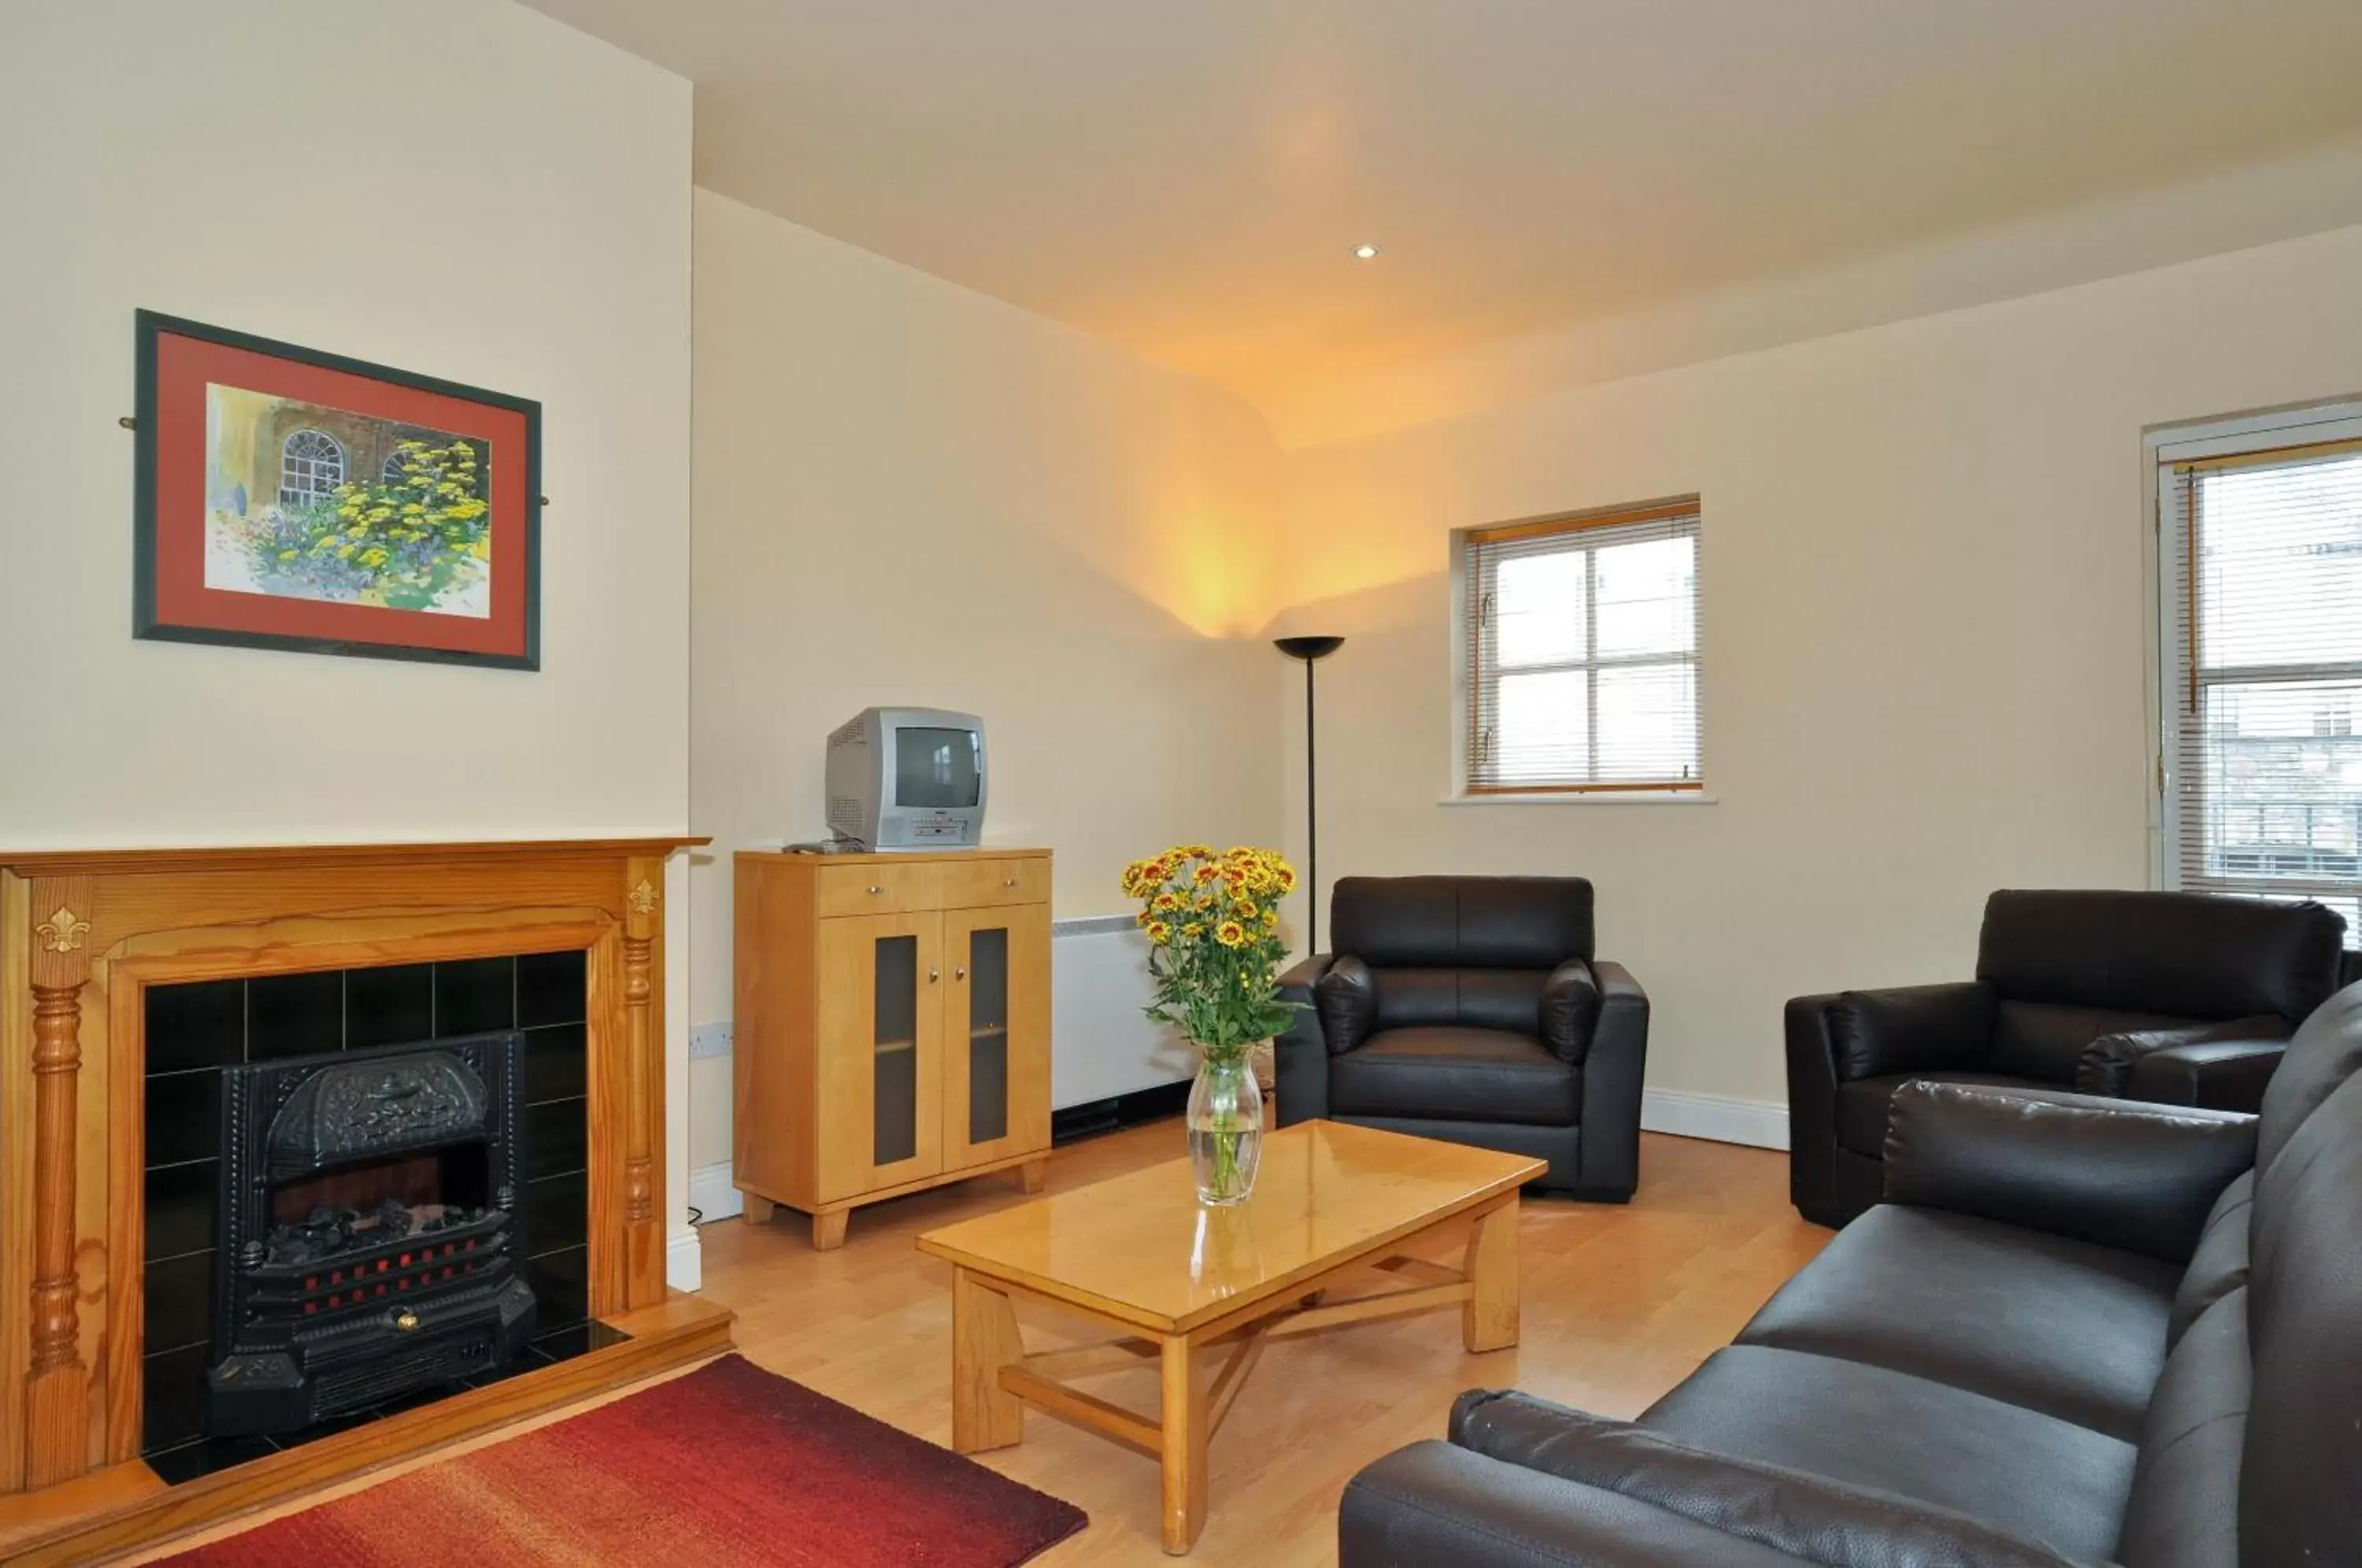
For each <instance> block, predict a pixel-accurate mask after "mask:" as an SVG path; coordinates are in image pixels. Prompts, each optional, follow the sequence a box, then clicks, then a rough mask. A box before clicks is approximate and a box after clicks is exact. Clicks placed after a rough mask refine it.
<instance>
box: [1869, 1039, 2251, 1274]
mask: <svg viewBox="0 0 2362 1568" xmlns="http://www.w3.org/2000/svg"><path fill="white" fill-rule="evenodd" d="M2255 1163H2256V1119H2255V1118H2254V1117H2252V1116H2243V1115H2240V1114H2238V1113H2236V1112H2234V1111H2225V1110H2197V1109H2195V1108H2190V1107H2182V1106H2162V1105H2140V1104H2136V1103H2135V1102H2133V1101H2130V1100H2123V1099H2099V1098H2097V1097H2094V1096H2091V1095H2079V1094H2066V1093H2061V1092H2057V1091H2052V1090H2047V1089H2021V1088H1991V1087H1987V1086H1983V1085H1973V1084H1943V1083H1926V1082H1919V1083H1907V1084H1904V1086H1903V1087H1902V1088H1899V1089H1897V1090H1895V1091H1894V1099H1893V1103H1892V1106H1891V1108H1890V1110H1888V1112H1887V1122H1886V1201H1887V1202H1889V1203H1907V1204H1913V1205H1915V1206H1917V1207H1919V1208H1923V1209H1948V1210H1949V1211H1950V1212H1952V1213H1955V1214H1969V1215H1974V1216H1976V1217H1977V1218H1979V1219H1983V1220H1998V1221H2000V1222H2001V1223H2003V1224H2008V1225H2021V1226H2024V1227H2025V1228H2026V1229H2027V1230H2031V1231H2047V1232H2048V1233H2049V1234H2051V1235H2054V1236H2067V1237H2070V1238H2072V1239H2074V1240H2076V1241H2081V1242H2093V1243H2095V1244H2097V1245H2099V1246H2103V1247H2115V1248H2117V1249H2119V1250H2121V1251H2124V1252H2128V1253H2140V1254H2142V1255H2143V1256H2145V1257H2152V1258H2158V1259H2162V1260H2163V1261H2165V1262H2167V1263H2172V1264H2188V1263H2189V1262H2190V1255H2191V1252H2192V1251H2193V1250H2195V1249H2196V1247H2197V1245H2198V1238H2199V1235H2200V1233H2201V1232H2202V1231H2204V1230H2205V1228H2206V1216H2207V1214H2208V1212H2209V1211H2210V1210H2211V1209H2213V1207H2214V1200H2215V1199H2216V1198H2220V1197H2221V1196H2222V1193H2223V1189H2224V1187H2228V1186H2230V1185H2231V1183H2232V1181H2233V1180H2234V1179H2235V1178H2236V1177H2237V1176H2238V1175H2239V1173H2240V1172H2242V1171H2245V1170H2247V1169H2249V1168H2251V1167H2252V1166H2253V1165H2255Z"/></svg>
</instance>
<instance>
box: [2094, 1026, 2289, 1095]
mask: <svg viewBox="0 0 2362 1568" xmlns="http://www.w3.org/2000/svg"><path fill="white" fill-rule="evenodd" d="M2289 1031H2290V1023H2289V1021H2288V1020H2287V1019H2285V1018H2282V1017H2280V1016H2279V1014H2278V1013H2265V1014H2262V1015H2260V1016H2258V1017H2255V1018H2236V1019H2233V1020H2231V1021H2229V1022H2227V1023H2192V1024H2187V1025H2184V1026H2183V1027H2181V1028H2179V1029H2127V1030H2124V1031H2121V1032H2117V1033H2114V1034H2103V1035H2101V1036H2100V1037H2099V1038H2098V1039H2096V1040H2093V1041H2092V1043H2090V1044H2088V1045H2086V1046H2084V1047H2083V1053H2082V1055H2080V1056H2078V1057H2077V1058H2076V1059H2075V1092H2076V1093H2078V1094H2105V1095H2114V1096H2116V1097H2118V1098H2119V1099H2126V1098H2129V1099H2166V1100H2171V1099H2173V1097H2172V1096H2170V1095H2136V1094H2133V1093H2132V1086H2133V1079H2134V1075H2135V1074H2136V1072H2137V1071H2138V1070H2139V1067H2140V1064H2141V1062H2142V1061H2143V1060H2144V1059H2145V1058H2147V1057H2148V1056H2151V1055H2155V1054H2156V1053H2158V1052H2159V1051H2168V1050H2172V1049H2174V1048H2176V1047H2179V1046H2184V1045H2204V1044H2210V1043H2213V1042H2215V1041H2252V1042H2257V1043H2264V1042H2272V1041H2278V1042H2280V1043H2286V1042H2287V1040H2288V1037H2289ZM2175 1103H2178V1104H2182V1105H2200V1104H2204V1103H2206V1102H2204V1101H2202V1100H2197V1099H2187V1100H2178V1101H2175ZM2221 1109H2224V1110H2254V1109H2255V1107H2254V1106H2252V1105H2238V1106H2225V1107H2223V1108H2221Z"/></svg>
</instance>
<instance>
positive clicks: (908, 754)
mask: <svg viewBox="0 0 2362 1568" xmlns="http://www.w3.org/2000/svg"><path fill="white" fill-rule="evenodd" d="M976 751H977V747H976V734H975V733H974V732H973V731H970V730H945V729H921V728H911V729H897V730H896V731H895V732H894V804H895V805H897V806H899V807H900V808H901V809H902V810H904V811H910V810H912V809H914V808H918V809H924V808H928V807H952V806H973V805H975V804H976V802H977V792H978V791H979V790H981V788H982V786H983V774H982V771H981V770H980V769H979V768H978V767H977V755H976Z"/></svg>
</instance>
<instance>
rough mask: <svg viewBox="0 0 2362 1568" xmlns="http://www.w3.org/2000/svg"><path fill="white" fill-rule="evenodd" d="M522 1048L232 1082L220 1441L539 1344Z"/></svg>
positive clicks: (311, 1068) (490, 1039) (325, 1066)
mask: <svg viewBox="0 0 2362 1568" xmlns="http://www.w3.org/2000/svg"><path fill="white" fill-rule="evenodd" d="M221 1107H222V1109H221V1115H222V1140H221V1148H222V1163H221V1178H220V1179H221V1186H220V1202H219V1204H218V1205H217V1207H216V1209H215V1214H216V1216H217V1219H216V1225H217V1229H218V1235H217V1237H216V1241H217V1242H218V1251H217V1252H216V1253H215V1256H216V1257H217V1258H219V1259H220V1260H221V1262H220V1264H219V1266H217V1267H216V1268H215V1293H216V1294H215V1313H216V1316H215V1322H216V1324H217V1325H218V1333H217V1336H216V1338H215V1347H216V1350H217V1352H218V1353H219V1359H218V1360H216V1361H215V1363H214V1364H212V1365H211V1366H210V1367H209V1368H208V1369H207V1371H206V1374H205V1406H206V1410H205V1418H206V1427H207V1429H208V1430H210V1431H211V1432H212V1433H213V1434H214V1435H215V1436H217V1437H228V1436H246V1435H257V1434H259V1435H268V1434H270V1433H274V1432H287V1431H294V1430H301V1429H304V1428H306V1427H310V1426H312V1425H314V1424H315V1423H316V1422H319V1421H323V1420H327V1419H333V1418H335V1417H337V1416H340V1415H344V1414H346V1413H348V1412H350V1411H355V1410H361V1409H366V1408H370V1407H372V1406H377V1405H381V1404H383V1403H385V1402H386V1401H388V1400H389V1399H392V1398H395V1397H400V1396H402V1395H403V1394H407V1393H410V1392H413V1391H415V1390H419V1389H424V1388H428V1387H433V1386H437V1385H441V1384H447V1383H454V1382H458V1381H459V1380H461V1379H464V1378H473V1377H480V1376H482V1375H487V1374H493V1373H498V1372H500V1371H502V1370H503V1369H505V1368H506V1367H507V1365H508V1364H509V1362H510V1361H511V1359H512V1358H513V1357H514V1356H515V1355H516V1354H517V1353H518V1352H519V1351H520V1350H521V1349H522V1348H523V1347H524V1343H525V1342H526V1341H527V1340H528V1339H529V1338H531V1336H532V1333H533V1329H534V1322H535V1298H534V1293H533V1290H532V1287H531V1286H528V1285H527V1284H526V1283H525V1279H524V1258H525V1256H526V1255H527V1249H526V1247H525V1238H524V1217H523V1214H522V1211H521V1204H520V1198H521V1195H522V1193H523V1190H524V1187H523V1173H524V1121H525V1119H524V1035H523V1034H522V1033H520V1032H516V1031H514V1030H508V1031H502V1032H496V1033H490V1034H477V1035H468V1036H462V1037H458V1038H453V1039H443V1040H435V1041H428V1042H421V1043H415V1044H407V1045H392V1046H384V1047H381V1048H377V1049H373V1050H364V1051H339V1052H334V1053H330V1054H326V1055H314V1056H298V1057H293V1058H291V1059H288V1060H283V1061H276V1062H260V1063H253V1064H248V1065H245V1066H231V1067H226V1068H225V1069H224V1070H223V1073H222V1100H221Z"/></svg>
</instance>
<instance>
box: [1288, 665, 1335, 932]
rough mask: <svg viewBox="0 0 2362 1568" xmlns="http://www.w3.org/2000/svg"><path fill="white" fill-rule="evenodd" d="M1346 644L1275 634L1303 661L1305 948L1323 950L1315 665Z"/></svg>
mask: <svg viewBox="0 0 2362 1568" xmlns="http://www.w3.org/2000/svg"><path fill="white" fill-rule="evenodd" d="M1344 644H1345V639H1344V638H1342V637H1274V638H1273V639H1272V646H1274V647H1275V648H1277V649H1278V650H1279V651H1280V652H1282V653H1284V654H1286V656H1287V657H1290V658H1295V659H1302V660H1303V661H1304V880H1305V890H1306V892H1307V893H1308V895H1309V902H1310V903H1311V906H1312V914H1311V920H1310V931H1309V934H1308V936H1307V938H1306V943H1305V945H1306V950H1307V951H1308V952H1312V953H1318V952H1319V951H1320V770H1319V766H1318V764H1317V762H1316V760H1315V756H1314V749H1313V748H1314V741H1315V737H1314V727H1313V722H1312V720H1313V691H1312V667H1313V666H1314V665H1316V664H1318V663H1319V662H1320V661H1321V660H1322V659H1324V658H1327V657H1329V656H1330V654H1332V653H1335V652H1336V651H1337V650H1338V649H1339V648H1341V647H1342V646H1344Z"/></svg>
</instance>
